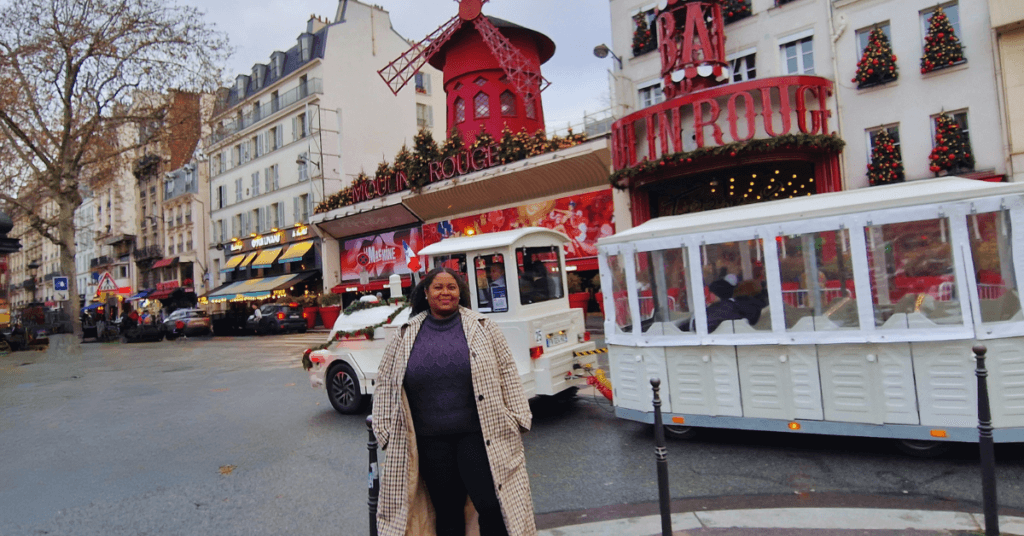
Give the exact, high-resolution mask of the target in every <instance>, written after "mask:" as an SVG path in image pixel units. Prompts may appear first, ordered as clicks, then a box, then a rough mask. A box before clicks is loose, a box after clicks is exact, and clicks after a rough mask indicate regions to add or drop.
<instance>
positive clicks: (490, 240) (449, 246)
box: [417, 227, 569, 255]
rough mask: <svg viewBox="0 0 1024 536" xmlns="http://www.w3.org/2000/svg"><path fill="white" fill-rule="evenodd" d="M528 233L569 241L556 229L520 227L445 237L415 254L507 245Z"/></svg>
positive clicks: (459, 251)
mask: <svg viewBox="0 0 1024 536" xmlns="http://www.w3.org/2000/svg"><path fill="white" fill-rule="evenodd" d="M530 235H540V236H546V237H549V238H551V239H554V240H557V241H558V242H559V243H562V244H565V243H567V242H569V237H567V236H565V235H564V234H562V233H560V232H558V231H553V230H551V229H546V228H544V227H523V228H522V229H513V230H511V231H499V232H497V233H484V234H479V235H476V236H458V237H454V238H446V239H444V240H442V241H440V242H438V243H436V244H431V245H429V246H427V247H425V248H423V249H421V250H419V252H418V253H417V255H445V254H448V253H461V252H463V251H479V250H482V249H494V248H500V247H508V246H511V245H512V244H515V243H516V242H517V241H519V240H520V239H522V238H524V237H526V236H530Z"/></svg>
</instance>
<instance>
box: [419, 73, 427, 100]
mask: <svg viewBox="0 0 1024 536" xmlns="http://www.w3.org/2000/svg"><path fill="white" fill-rule="evenodd" d="M416 93H419V94H421V95H430V75H429V74H427V73H416Z"/></svg>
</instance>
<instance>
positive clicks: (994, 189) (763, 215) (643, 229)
mask: <svg viewBox="0 0 1024 536" xmlns="http://www.w3.org/2000/svg"><path fill="white" fill-rule="evenodd" d="M1021 193H1024V183H1022V184H1016V183H1014V184H1007V183H990V182H984V181H977V180H972V179H964V178H960V177H943V178H938V179H928V180H920V181H911V182H904V183H899V184H891V185H886V186H876V187H871V188H861V189H857V190H849V191H845V192H832V193H825V194H817V195H809V196H805V197H797V198H792V199H782V200H778V201H768V202H765V203H756V204H751V205H740V206H735V207H729V208H723V209H717V210H708V211H704V212H695V213H692V214H681V215H679V216H665V217H661V218H655V219H653V220H650V221H647V222H645V223H643V224H641V225H638V226H636V227H634V228H632V229H628V230H625V231H622V232H620V233H616V234H614V235H612V236H609V237H606V238H602V239H601V240H599V241H598V245H608V244H617V243H622V242H629V241H633V240H638V239H647V238H656V237H660V236H671V235H678V234H692V233H700V232H710V231H719V230H724V229H736V228H741V227H750V226H754V225H763V224H769V223H780V222H787V221H798V220H805V219H811V218H816V217H824V216H836V215H843V214H854V213H858V212H867V211H873V210H884V209H891V208H900V207H910V206H916V205H929V204H935V203H944V202H951V201H959V200H963V199H971V198H978V197H990V196H997V195H1007V194H1021Z"/></svg>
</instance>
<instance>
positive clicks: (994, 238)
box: [967, 211, 1024, 322]
mask: <svg viewBox="0 0 1024 536" xmlns="http://www.w3.org/2000/svg"><path fill="white" fill-rule="evenodd" d="M967 230H968V232H969V233H970V235H971V257H972V258H973V260H974V274H975V278H976V279H977V281H978V298H979V299H980V303H981V321H982V322H1006V321H1008V320H1022V319H1024V318H1022V316H1021V308H1020V294H1019V293H1018V292H1017V278H1016V276H1015V274H1014V269H1013V250H1012V246H1011V244H1012V243H1013V241H1012V240H1011V238H1012V236H1013V233H1012V232H1011V229H1010V213H1009V212H1007V211H1001V212H986V213H983V214H972V215H970V216H968V217H967Z"/></svg>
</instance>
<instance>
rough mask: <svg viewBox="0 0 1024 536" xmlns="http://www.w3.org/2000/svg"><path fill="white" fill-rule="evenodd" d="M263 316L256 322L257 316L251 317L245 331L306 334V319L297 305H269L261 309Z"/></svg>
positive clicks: (247, 321) (246, 323)
mask: <svg viewBox="0 0 1024 536" xmlns="http://www.w3.org/2000/svg"><path fill="white" fill-rule="evenodd" d="M260 314H261V315H262V316H261V318H260V319H259V321H258V322H257V321H256V315H251V316H249V319H248V320H246V322H245V329H246V330H247V331H250V332H255V333H256V334H263V333H285V332H288V331H297V332H299V333H305V332H306V319H305V318H303V316H302V309H301V308H299V305H298V304H297V303H296V304H290V303H289V304H282V303H268V304H266V305H264V306H262V307H260Z"/></svg>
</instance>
